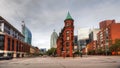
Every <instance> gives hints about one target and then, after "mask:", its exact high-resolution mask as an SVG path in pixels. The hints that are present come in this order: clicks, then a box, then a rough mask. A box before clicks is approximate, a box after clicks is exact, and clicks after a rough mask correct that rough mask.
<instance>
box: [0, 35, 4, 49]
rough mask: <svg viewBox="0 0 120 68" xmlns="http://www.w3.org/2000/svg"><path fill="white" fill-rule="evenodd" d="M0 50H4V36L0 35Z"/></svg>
mask: <svg viewBox="0 0 120 68" xmlns="http://www.w3.org/2000/svg"><path fill="white" fill-rule="evenodd" d="M0 49H1V50H4V35H0Z"/></svg>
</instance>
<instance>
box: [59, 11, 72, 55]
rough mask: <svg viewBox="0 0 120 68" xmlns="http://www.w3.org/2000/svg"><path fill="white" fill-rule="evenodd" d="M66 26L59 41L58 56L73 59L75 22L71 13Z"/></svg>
mask: <svg viewBox="0 0 120 68" xmlns="http://www.w3.org/2000/svg"><path fill="white" fill-rule="evenodd" d="M64 24H65V25H64V27H63V29H62V30H61V32H60V33H59V36H58V39H57V56H64V57H72V56H73V50H74V42H73V39H74V25H73V24H74V20H73V19H72V17H71V15H70V13H69V12H68V15H67V17H66V19H65V20H64Z"/></svg>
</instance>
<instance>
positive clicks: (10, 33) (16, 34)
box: [0, 16, 30, 57]
mask: <svg viewBox="0 0 120 68" xmlns="http://www.w3.org/2000/svg"><path fill="white" fill-rule="evenodd" d="M24 38H25V37H24V35H23V34H22V33H21V32H20V31H18V30H17V29H16V28H15V27H14V26H12V25H11V24H10V23H8V22H7V21H6V20H5V19H4V18H2V17H1V16H0V56H11V57H24V56H26V55H27V54H28V53H29V52H30V45H29V44H27V43H25V42H24Z"/></svg>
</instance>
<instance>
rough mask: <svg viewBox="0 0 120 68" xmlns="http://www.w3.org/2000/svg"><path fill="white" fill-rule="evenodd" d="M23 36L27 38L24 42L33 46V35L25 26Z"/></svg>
mask: <svg viewBox="0 0 120 68" xmlns="http://www.w3.org/2000/svg"><path fill="white" fill-rule="evenodd" d="M23 35H24V36H25V39H24V41H25V42H26V43H28V44H31V40H32V33H31V31H30V30H29V29H28V28H27V27H26V26H25V25H24V26H23Z"/></svg>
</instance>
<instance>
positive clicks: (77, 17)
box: [0, 0, 120, 48]
mask: <svg viewBox="0 0 120 68" xmlns="http://www.w3.org/2000/svg"><path fill="white" fill-rule="evenodd" d="M119 6H120V0H109V1H108V0H90V1H89V0H24V1H23V0H0V15H1V16H2V17H4V18H5V19H6V20H7V21H8V22H10V23H11V24H12V25H14V26H15V27H16V28H17V29H19V30H21V21H22V20H24V21H25V23H26V26H27V27H28V28H29V29H30V30H31V32H32V34H33V40H32V43H33V45H34V46H38V47H39V48H41V47H42V48H49V47H50V35H51V34H52V32H53V29H55V30H56V32H57V33H59V32H60V30H61V28H63V26H64V19H65V18H66V15H67V12H68V11H70V13H71V16H72V17H73V19H74V25H75V34H77V30H78V28H81V27H99V22H100V21H102V20H105V19H115V20H117V21H119V16H120V14H119V12H120V8H119Z"/></svg>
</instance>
